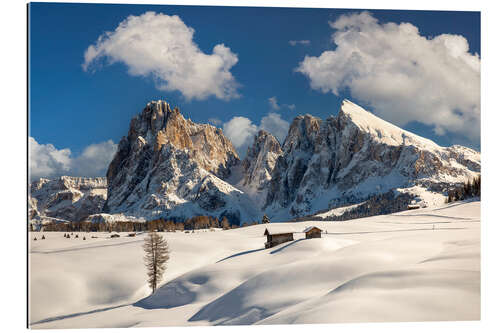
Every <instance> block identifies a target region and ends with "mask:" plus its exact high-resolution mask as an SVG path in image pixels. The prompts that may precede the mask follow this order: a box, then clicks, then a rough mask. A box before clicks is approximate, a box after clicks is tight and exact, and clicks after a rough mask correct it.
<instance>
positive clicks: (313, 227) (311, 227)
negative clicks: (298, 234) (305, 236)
mask: <svg viewBox="0 0 500 333" xmlns="http://www.w3.org/2000/svg"><path fill="white" fill-rule="evenodd" d="M313 229H318V230H319V231H323V230H321V229H320V228H318V227H315V226H310V227H307V228H305V229H304V231H303V232H309V231H311V230H313Z"/></svg>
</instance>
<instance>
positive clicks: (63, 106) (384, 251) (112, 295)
mask: <svg viewBox="0 0 500 333" xmlns="http://www.w3.org/2000/svg"><path fill="white" fill-rule="evenodd" d="M28 32H29V34H28V78H29V86H28V99H29V109H28V122H29V123H28V126H29V132H28V137H27V141H28V145H29V159H28V163H29V166H28V173H29V174H28V181H29V184H28V188H29V190H28V198H27V200H28V221H27V223H28V235H27V236H28V238H29V241H28V264H29V272H28V303H29V304H28V308H29V311H28V324H29V327H30V328H33V329H52V328H101V327H113V328H122V327H167V326H168V327H170V326H200V325H201V326H212V325H271V324H317V323H327V324H334V323H354V322H416V321H470V320H479V319H480V301H481V299H480V227H481V224H480V203H481V199H480V198H481V153H480V151H481V146H480V118H481V117H480V114H481V107H480V79H481V72H480V66H481V44H480V13H479V12H460V11H425V10H422V11H410V10H372V9H369V8H367V9H352V10H351V9H335V8H279V7H273V8H271V7H230V6H181V5H133V4H85V3H31V4H29V5H28Z"/></svg>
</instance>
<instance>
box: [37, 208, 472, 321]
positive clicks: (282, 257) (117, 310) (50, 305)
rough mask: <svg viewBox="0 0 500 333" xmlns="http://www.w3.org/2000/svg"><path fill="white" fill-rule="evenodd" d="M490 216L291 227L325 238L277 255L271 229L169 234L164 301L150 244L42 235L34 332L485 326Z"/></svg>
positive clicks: (298, 239) (419, 215)
mask: <svg viewBox="0 0 500 333" xmlns="http://www.w3.org/2000/svg"><path fill="white" fill-rule="evenodd" d="M479 217H480V202H478V201H471V202H456V203H453V204H448V205H442V206H440V207H433V208H424V209H419V210H412V211H405V212H401V213H396V214H392V215H386V216H374V217H369V218H363V219H357V220H350V221H345V222H314V221H307V222H299V223H282V224H280V227H281V228H290V229H291V230H292V229H293V230H295V231H300V230H303V229H304V228H306V227H308V226H312V225H315V226H318V227H320V228H322V229H323V230H324V233H323V235H322V238H320V239H304V234H303V233H300V232H297V233H295V234H294V238H295V240H294V241H292V242H288V243H284V244H281V245H278V246H276V247H273V248H270V249H264V242H265V237H264V236H263V233H264V230H265V228H266V225H256V226H251V227H245V228H240V229H234V230H227V231H221V230H217V231H214V232H209V231H197V232H196V233H193V234H192V233H181V232H177V233H164V234H163V235H164V236H165V237H166V238H167V240H168V242H169V245H170V249H171V260H170V261H169V263H168V268H167V271H166V275H165V278H164V281H163V285H162V286H161V287H160V288H159V290H158V291H157V293H156V294H155V295H153V296H148V293H149V291H148V288H147V284H146V275H145V269H144V266H143V263H142V256H143V252H142V249H141V245H142V242H143V239H144V235H138V236H137V237H135V238H129V237H124V236H125V234H122V237H121V238H113V239H111V238H108V237H109V234H104V233H97V234H90V233H89V234H80V237H79V238H78V239H75V238H71V239H67V238H63V236H62V233H45V237H46V239H45V240H40V237H41V235H40V233H30V237H31V239H32V240H31V241H30V245H29V247H30V248H29V250H30V251H29V260H30V304H31V306H30V313H31V317H30V323H31V326H32V327H33V328H76V327H132V326H168V325H230V324H292V323H333V322H366V321H370V322H374V321H424V320H425V321H428V320H478V319H479V315H480V223H479V222H480V220H479ZM83 235H85V236H86V240H85V241H84V240H83V239H82V236H83ZM92 235H97V236H98V237H99V238H91V236H92ZM35 236H36V237H37V239H38V240H37V241H33V237H35ZM73 237H74V236H73Z"/></svg>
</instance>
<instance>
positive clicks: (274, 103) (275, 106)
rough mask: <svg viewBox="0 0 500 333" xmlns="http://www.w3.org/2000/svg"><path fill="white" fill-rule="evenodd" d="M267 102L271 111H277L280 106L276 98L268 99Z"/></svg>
mask: <svg viewBox="0 0 500 333" xmlns="http://www.w3.org/2000/svg"><path fill="white" fill-rule="evenodd" d="M267 100H268V101H269V106H270V107H271V109H273V110H279V108H280V106H279V105H278V99H277V98H276V96H273V97H270V98H268V99H267Z"/></svg>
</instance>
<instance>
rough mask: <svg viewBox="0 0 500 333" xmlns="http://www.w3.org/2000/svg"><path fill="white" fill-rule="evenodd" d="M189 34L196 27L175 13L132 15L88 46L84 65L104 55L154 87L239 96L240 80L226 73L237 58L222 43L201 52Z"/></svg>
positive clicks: (197, 95) (191, 95)
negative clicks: (206, 51) (188, 24)
mask: <svg viewBox="0 0 500 333" xmlns="http://www.w3.org/2000/svg"><path fill="white" fill-rule="evenodd" d="M193 35H194V29H193V28H191V27H188V26H187V25H186V24H185V23H184V22H183V21H182V20H181V18H180V17H179V16H176V15H174V16H169V15H164V14H161V13H158V14H157V13H155V12H147V13H144V14H142V15H140V16H133V15H131V16H129V17H127V18H126V19H125V20H124V21H122V22H121V23H120V24H119V25H118V27H117V28H116V29H115V30H114V31H112V32H105V33H104V34H102V35H101V36H100V37H99V38H98V39H97V41H96V42H95V43H94V44H93V45H90V46H89V47H88V48H87V50H86V52H85V55H84V58H85V61H84V63H83V65H82V67H83V69H84V70H85V71H88V70H90V69H91V68H93V67H94V66H96V65H98V63H99V62H100V60H104V59H105V60H107V61H108V63H109V64H112V63H117V62H121V63H124V64H125V65H126V66H127V67H128V72H129V74H130V75H132V76H143V77H148V76H151V77H153V79H154V80H155V83H156V86H157V88H158V89H160V90H165V91H175V90H178V91H180V92H181V93H182V94H183V95H184V96H185V97H186V98H187V99H205V98H207V97H209V96H211V95H214V96H216V97H217V98H220V99H224V100H228V99H231V98H236V97H238V93H237V91H236V89H237V87H238V84H237V82H236V80H235V79H234V77H233V75H232V74H231V72H230V69H231V67H233V66H234V65H235V64H236V63H237V62H238V56H237V55H236V54H235V53H233V52H232V51H231V50H230V49H229V48H228V47H226V46H225V45H224V44H217V45H215V46H214V48H213V51H212V53H211V54H205V53H204V52H202V51H201V50H200V49H199V47H198V45H197V44H196V43H195V42H194V41H193Z"/></svg>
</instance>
